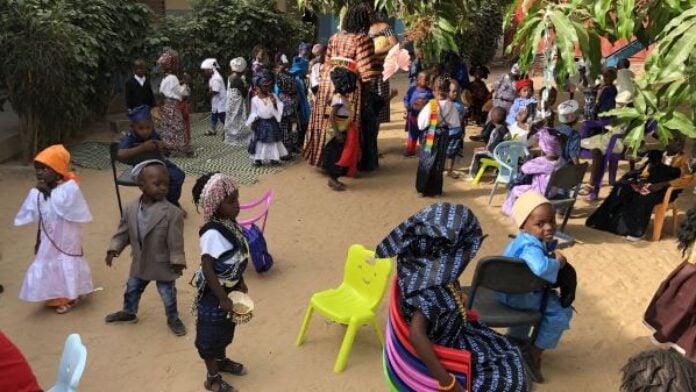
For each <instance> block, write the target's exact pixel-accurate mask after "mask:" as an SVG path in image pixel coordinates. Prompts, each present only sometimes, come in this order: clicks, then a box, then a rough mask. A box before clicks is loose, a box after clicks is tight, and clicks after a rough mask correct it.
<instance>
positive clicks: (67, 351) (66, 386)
mask: <svg viewBox="0 0 696 392" xmlns="http://www.w3.org/2000/svg"><path fill="white" fill-rule="evenodd" d="M86 363H87V347H85V345H84V344H82V339H80V335H79V334H76V333H74V334H72V335H70V336H68V338H67V339H66V340H65V348H64V349H63V356H62V357H61V358H60V367H59V368H58V382H57V383H56V385H55V386H53V388H51V389H49V390H48V391H47V392H76V391H77V387H78V386H79V385H80V379H81V378H82V373H83V372H84V370H85V365H86Z"/></svg>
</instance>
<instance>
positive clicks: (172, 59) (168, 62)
mask: <svg viewBox="0 0 696 392" xmlns="http://www.w3.org/2000/svg"><path fill="white" fill-rule="evenodd" d="M157 64H159V65H161V66H163V67H164V68H170V69H171V68H177V67H178V66H179V54H178V53H177V52H176V51H175V50H174V49H171V48H166V49H164V51H162V54H161V55H160V57H159V59H157Z"/></svg>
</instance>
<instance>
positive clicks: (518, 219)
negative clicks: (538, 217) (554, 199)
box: [512, 190, 549, 228]
mask: <svg viewBox="0 0 696 392" xmlns="http://www.w3.org/2000/svg"><path fill="white" fill-rule="evenodd" d="M544 204H549V201H548V199H546V198H545V197H544V196H542V195H541V194H540V193H539V192H537V191H534V190H530V191H527V192H525V193H523V194H522V195H520V197H518V198H517V200H515V204H514V205H513V206H512V217H513V218H514V219H515V224H517V227H519V228H522V226H523V225H524V222H526V221H527V218H529V215H531V214H532V212H533V211H534V210H535V209H536V208H537V207H539V206H541V205H544Z"/></svg>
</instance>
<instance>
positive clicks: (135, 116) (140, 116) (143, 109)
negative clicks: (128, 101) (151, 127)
mask: <svg viewBox="0 0 696 392" xmlns="http://www.w3.org/2000/svg"><path fill="white" fill-rule="evenodd" d="M128 119H129V120H131V121H133V122H136V121H143V120H149V119H150V107H149V106H147V105H140V106H136V107H134V108H133V109H131V110H129V111H128Z"/></svg>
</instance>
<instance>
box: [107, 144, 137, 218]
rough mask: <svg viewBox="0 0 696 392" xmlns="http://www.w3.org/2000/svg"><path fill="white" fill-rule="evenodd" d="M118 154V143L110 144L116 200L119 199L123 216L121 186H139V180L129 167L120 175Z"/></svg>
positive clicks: (119, 206) (119, 207) (119, 208)
mask: <svg viewBox="0 0 696 392" xmlns="http://www.w3.org/2000/svg"><path fill="white" fill-rule="evenodd" d="M117 155H118V143H111V144H110V145H109V159H110V160H111V172H112V173H113V176H114V186H115V187H116V200H118V210H119V212H120V213H121V216H123V205H122V204H121V192H120V191H119V186H138V181H137V179H136V178H134V177H133V174H132V172H131V169H128V170H126V171H124V172H123V173H121V174H120V175H119V174H118V173H117V172H116V162H117V160H116V156H117Z"/></svg>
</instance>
